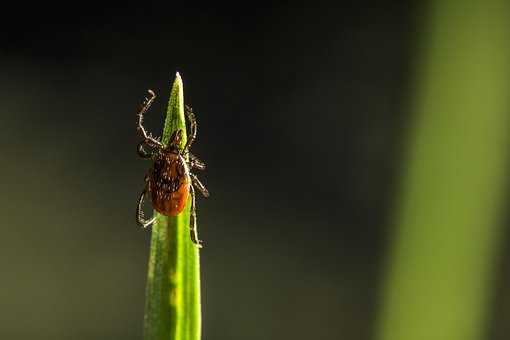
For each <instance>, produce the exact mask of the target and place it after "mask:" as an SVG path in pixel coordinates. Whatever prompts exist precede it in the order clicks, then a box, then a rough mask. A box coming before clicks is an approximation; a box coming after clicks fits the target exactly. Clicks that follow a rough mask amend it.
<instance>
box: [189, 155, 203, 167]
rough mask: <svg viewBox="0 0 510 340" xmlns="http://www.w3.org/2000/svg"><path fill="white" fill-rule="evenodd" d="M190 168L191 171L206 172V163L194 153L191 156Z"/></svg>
mask: <svg viewBox="0 0 510 340" xmlns="http://www.w3.org/2000/svg"><path fill="white" fill-rule="evenodd" d="M189 166H190V168H191V169H198V170H205V163H204V162H203V161H201V160H200V159H198V157H197V156H195V155H194V154H192V153H190V154H189Z"/></svg>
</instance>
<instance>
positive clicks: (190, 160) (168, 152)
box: [136, 90, 209, 248]
mask: <svg viewBox="0 0 510 340" xmlns="http://www.w3.org/2000/svg"><path fill="white" fill-rule="evenodd" d="M155 98H156V95H155V93H154V92H153V91H152V90H148V96H147V97H146V98H145V100H144V101H143V103H142V105H141V107H140V109H139V110H138V113H137V117H138V124H137V132H138V134H140V136H141V137H142V138H143V141H141V142H140V143H139V144H138V148H137V151H138V155H139V156H140V157H141V158H143V159H147V160H151V161H152V162H153V164H152V167H151V168H150V169H149V171H148V173H147V174H146V175H145V187H144V189H143V191H142V193H141V194H140V198H139V199H138V206H137V208H136V220H137V222H138V224H139V225H140V226H141V227H143V228H147V227H149V226H150V225H151V224H153V223H154V221H155V220H156V217H155V216H154V217H152V218H151V219H149V220H146V219H145V217H144V214H143V210H142V205H143V202H144V198H145V196H146V195H148V196H149V197H150V200H151V203H152V206H153V208H154V209H155V210H156V211H157V212H159V213H160V214H162V215H165V216H177V215H179V214H180V213H181V212H182V211H183V210H184V207H185V205H186V202H187V200H188V197H189V196H190V195H191V214H190V215H191V216H190V237H191V241H193V243H195V244H196V245H197V246H198V247H199V248H201V247H202V241H200V240H199V239H198V235H197V216H196V205H195V188H196V189H197V190H198V191H200V193H201V194H202V195H203V196H204V197H209V191H208V190H207V188H206V187H205V186H204V185H203V184H202V183H201V182H200V181H199V180H198V178H197V177H196V176H195V175H194V174H193V173H192V172H191V170H192V169H198V170H204V169H205V163H204V162H202V161H201V160H200V159H198V158H197V157H195V156H194V155H193V154H192V153H191V152H190V151H189V150H190V147H191V145H192V144H193V142H194V141H195V138H196V135H197V122H196V119H195V115H194V114H193V111H192V110H191V108H190V107H188V106H186V107H185V113H186V117H187V118H188V120H189V123H190V136H189V137H188V140H187V142H186V144H185V145H184V147H182V148H181V142H182V134H183V131H182V130H181V129H178V130H176V131H174V132H173V133H172V136H171V137H170V140H169V142H168V145H164V144H163V143H161V142H160V141H159V139H158V138H154V137H153V136H152V135H151V134H150V133H147V131H146V130H145V128H144V127H143V118H144V114H145V113H146V112H147V110H148V109H149V107H150V106H151V104H152V102H153V101H154V99H155ZM146 147H149V148H150V149H149V150H147V149H146Z"/></svg>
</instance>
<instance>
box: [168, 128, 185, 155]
mask: <svg viewBox="0 0 510 340" xmlns="http://www.w3.org/2000/svg"><path fill="white" fill-rule="evenodd" d="M181 142H182V130H181V129H177V130H175V131H174V132H173V133H172V136H171V137H170V142H169V143H168V148H169V149H171V150H180V148H181Z"/></svg>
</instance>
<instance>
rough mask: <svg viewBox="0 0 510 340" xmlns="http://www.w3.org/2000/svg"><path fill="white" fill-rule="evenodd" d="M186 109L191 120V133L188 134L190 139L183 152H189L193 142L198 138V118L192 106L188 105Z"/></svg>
mask: <svg viewBox="0 0 510 340" xmlns="http://www.w3.org/2000/svg"><path fill="white" fill-rule="evenodd" d="M184 111H185V112H186V116H187V117H188V120H189V124H190V134H189V136H188V140H187V141H186V145H185V146H184V149H183V153H188V152H189V148H190V147H191V144H193V142H194V141H195V138H197V120H196V119H195V115H194V114H193V110H192V109H191V107H189V106H188V105H186V106H185V109H184Z"/></svg>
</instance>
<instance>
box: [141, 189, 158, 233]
mask: <svg viewBox="0 0 510 340" xmlns="http://www.w3.org/2000/svg"><path fill="white" fill-rule="evenodd" d="M146 193H147V187H145V188H144V189H143V191H142V193H141V194H140V198H139V199H138V206H137V207H136V221H137V222H138V225H140V227H142V228H147V227H148V226H150V225H151V224H152V223H154V221H156V217H153V218H151V219H150V220H146V219H145V217H144V215H143V210H142V205H143V199H144V197H145V194H146Z"/></svg>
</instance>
